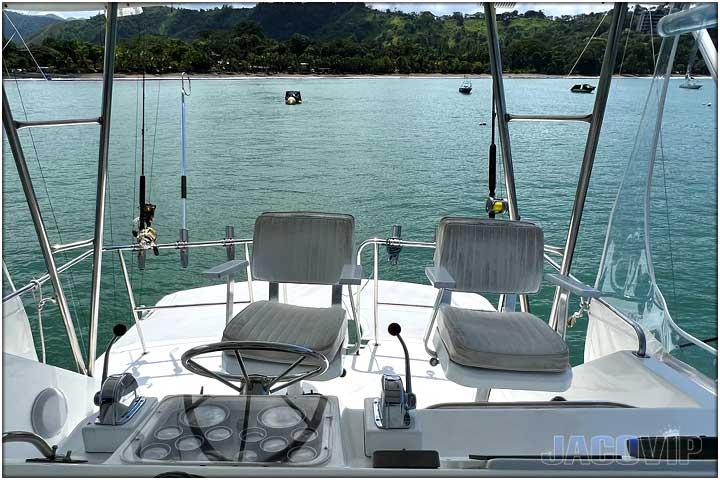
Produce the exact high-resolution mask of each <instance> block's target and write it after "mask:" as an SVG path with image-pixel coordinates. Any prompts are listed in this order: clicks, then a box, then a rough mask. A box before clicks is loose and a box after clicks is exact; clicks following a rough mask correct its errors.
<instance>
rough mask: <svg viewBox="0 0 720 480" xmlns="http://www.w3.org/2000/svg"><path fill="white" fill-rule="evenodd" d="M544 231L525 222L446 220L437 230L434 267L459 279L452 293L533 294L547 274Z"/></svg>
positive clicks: (441, 222) (477, 219) (479, 219)
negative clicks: (544, 271)
mask: <svg viewBox="0 0 720 480" xmlns="http://www.w3.org/2000/svg"><path fill="white" fill-rule="evenodd" d="M543 249H544V238H543V232H542V230H541V229H540V227H538V226H536V225H534V224H532V223H529V222H522V221H507V220H496V219H489V218H477V217H445V218H443V219H442V220H440V225H439V226H438V232H437V239H436V249H435V257H434V261H435V266H437V267H443V268H444V269H445V270H447V271H448V273H450V275H452V276H453V278H454V279H455V284H456V286H455V288H453V290H456V291H461V292H475V293H510V294H512V293H518V294H519V293H535V292H537V291H538V290H539V289H540V283H541V281H542V274H543Z"/></svg>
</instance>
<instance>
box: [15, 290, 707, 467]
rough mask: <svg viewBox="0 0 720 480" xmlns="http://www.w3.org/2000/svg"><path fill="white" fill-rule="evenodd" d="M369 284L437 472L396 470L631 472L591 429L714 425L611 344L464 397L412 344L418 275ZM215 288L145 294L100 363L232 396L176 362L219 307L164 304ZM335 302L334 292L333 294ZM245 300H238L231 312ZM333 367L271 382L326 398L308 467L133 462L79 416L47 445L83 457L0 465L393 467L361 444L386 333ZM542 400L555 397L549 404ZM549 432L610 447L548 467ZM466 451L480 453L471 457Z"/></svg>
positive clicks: (212, 335)
mask: <svg viewBox="0 0 720 480" xmlns="http://www.w3.org/2000/svg"><path fill="white" fill-rule="evenodd" d="M253 287H254V294H255V295H256V296H257V298H263V296H265V295H267V283H264V282H257V281H256V282H254V285H253ZM235 289H236V291H235V300H236V301H237V302H243V301H247V300H248V299H247V296H248V290H247V284H246V283H245V282H242V283H237V284H236V285H235ZM326 293H327V292H326V288H323V287H317V286H308V285H288V288H287V301H288V302H294V303H295V302H298V303H302V304H303V305H306V306H322V305H323V304H325V303H326V302H327V295H326ZM379 293H380V299H381V304H380V305H379V314H380V318H379V327H380V331H381V332H385V331H386V328H387V325H388V324H389V323H391V322H399V323H400V324H401V325H402V327H403V334H404V337H405V340H406V343H407V345H408V350H409V352H410V363H411V372H412V384H413V390H414V392H415V393H416V395H417V407H418V411H417V418H416V419H417V422H418V424H419V425H421V434H420V442H421V445H422V448H423V449H430V450H436V451H437V452H438V453H439V458H440V468H439V469H435V470H414V469H412V468H407V469H404V470H403V472H404V474H410V475H445V476H447V475H453V476H465V475H467V476H485V475H489V476H496V475H527V474H530V472H534V473H533V474H537V473H538V472H537V469H539V468H542V469H543V470H544V471H545V472H546V473H547V474H553V472H554V473H555V474H558V473H559V474H569V473H570V472H574V473H573V474H577V472H578V470H577V469H578V468H580V467H582V469H583V470H584V471H586V473H587V474H590V473H591V472H595V474H599V473H600V472H603V471H604V472H616V474H626V473H628V472H630V471H636V470H637V459H634V458H632V457H630V456H629V455H628V452H627V449H626V446H625V445H624V444H614V443H613V444H608V443H603V442H598V441H596V440H593V439H597V438H605V439H616V440H617V439H619V440H618V441H619V442H623V441H624V440H625V439H626V437H627V436H628V435H629V432H632V434H633V435H635V436H667V435H671V434H673V433H674V432H675V430H676V429H678V430H680V431H681V433H682V434H684V435H708V436H713V435H714V434H715V433H714V426H713V425H714V423H712V419H714V418H715V415H716V413H715V401H716V397H715V396H714V395H713V394H712V393H711V392H710V391H708V390H706V389H703V388H701V387H698V386H697V385H696V384H694V383H693V382H692V381H690V380H688V379H687V378H685V377H683V376H682V375H679V374H678V372H677V371H675V370H673V369H672V368H670V367H669V366H667V365H665V364H663V363H662V362H659V361H658V360H655V359H652V358H647V359H640V358H638V357H636V356H634V355H633V354H632V353H630V352H618V353H617V354H613V355H610V356H607V357H603V358H600V359H598V360H595V361H592V362H588V363H586V364H583V365H580V366H578V367H575V368H574V369H573V381H572V385H571V387H570V389H568V390H567V391H565V392H542V391H535V392H529V391H518V390H493V391H492V392H491V395H490V403H484V404H477V403H475V400H476V396H477V394H478V391H477V389H473V388H467V387H463V386H461V385H458V384H456V383H453V382H450V381H448V380H446V379H445V377H444V375H443V371H442V368H441V367H440V366H439V365H438V366H435V367H433V366H431V365H430V364H429V362H428V355H427V353H426V352H425V350H424V348H423V346H422V336H423V333H424V329H425V326H426V324H427V321H428V317H429V315H430V313H431V310H432V302H433V299H434V297H435V290H434V289H433V288H431V287H429V286H426V285H418V284H411V283H402V282H389V281H380V285H379ZM224 297H225V288H224V286H210V287H202V288H197V289H192V290H185V291H179V292H176V293H173V294H171V295H168V296H166V297H164V298H163V299H162V300H161V301H159V302H158V303H157V305H156V307H157V309H156V310H153V311H152V313H150V314H149V315H147V316H145V317H144V319H143V320H141V328H142V332H143V335H144V340H145V350H146V353H143V347H142V344H141V343H140V340H139V336H138V331H137V329H135V328H132V329H130V331H129V332H128V333H127V334H126V335H125V336H123V337H122V339H121V341H119V342H118V343H117V344H116V348H115V349H114V350H112V352H111V357H110V361H109V365H110V369H109V370H110V372H112V373H118V372H130V373H132V374H133V375H134V376H135V378H137V379H138V384H139V387H138V394H140V395H142V396H144V397H154V398H158V399H161V400H162V399H171V398H175V397H177V396H178V395H180V396H194V397H193V398H200V397H198V396H199V395H201V394H202V395H204V397H202V398H207V399H209V400H208V401H209V402H212V401H216V402H218V404H220V405H223V403H222V402H223V400H222V399H223V398H242V397H238V396H237V392H235V391H233V390H232V389H230V388H228V387H226V386H223V385H222V384H221V383H219V382H217V381H215V380H213V379H210V378H206V377H202V376H198V375H195V374H192V373H191V372H188V371H187V370H185V369H184V368H183V366H182V364H181V362H180V358H181V356H182V354H183V353H184V352H185V351H186V350H188V349H190V348H192V347H195V346H197V345H199V344H203V343H213V342H216V341H218V339H219V337H220V336H221V335H222V330H223V328H224V327H225V311H224V308H223V307H222V306H206V307H184V308H172V306H177V305H189V304H196V303H198V301H203V302H213V301H216V300H217V301H222V299H223V298H224ZM347 301H348V299H347V297H345V299H344V302H345V303H347ZM454 302H456V303H455V304H456V305H458V306H463V307H464V308H472V309H478V310H488V311H490V310H492V309H493V307H492V305H491V304H490V303H489V302H488V301H487V300H485V299H484V298H483V297H480V296H478V295H471V294H466V295H462V294H458V295H455V296H454ZM409 304H416V305H417V306H410V305H409ZM245 305H246V304H243V303H239V304H237V305H236V312H235V313H237V312H238V311H239V310H240V309H242V308H244V306H245ZM372 316H373V298H372V289H370V288H365V289H363V290H362V293H361V294H360V321H361V323H362V324H363V325H364V326H363V330H364V332H365V333H366V334H367V336H368V337H373V333H374V332H373V330H372ZM103 361H104V358H103V357H100V358H99V359H98V369H99V370H100V369H102V363H103ZM201 361H202V363H203V365H205V366H207V367H208V368H212V367H220V364H221V361H220V356H219V354H215V355H209V356H207V357H204V358H203V359H202V360H201ZM25 362H26V361H24V360H22V359H16V358H10V359H8V358H7V357H6V361H5V363H6V365H7V366H8V367H9V368H10V370H7V371H6V374H5V379H6V382H11V384H13V385H20V384H28V385H27V387H28V391H26V392H25V393H24V394H23V395H21V396H22V397H24V396H25V395H27V396H28V398H30V397H32V396H33V393H34V392H33V390H34V389H37V387H32V386H30V385H29V384H30V383H33V384H34V382H33V381H31V380H30V379H27V378H25V379H23V378H20V377H21V376H23V375H24V370H23V368H22V367H23V366H24V364H25ZM13 366H15V367H18V368H17V369H14V368H13ZM343 366H344V368H345V369H346V371H347V374H346V375H345V376H344V377H341V378H335V379H333V380H330V381H313V380H308V381H303V382H302V383H301V385H299V386H297V387H295V388H292V387H291V389H290V391H283V392H279V395H280V397H278V398H282V397H286V398H287V399H288V401H290V402H295V403H297V399H298V398H302V397H303V394H305V395H311V396H316V395H318V394H320V395H321V396H322V397H321V398H327V399H328V402H329V403H328V405H327V407H326V408H325V410H324V414H325V415H326V416H327V417H328V418H329V420H328V424H327V427H326V428H327V429H328V431H327V432H326V434H327V440H326V444H325V447H326V448H327V449H328V450H327V455H326V456H324V457H323V458H324V460H323V461H322V462H321V464H313V463H312V462H310V463H309V464H307V465H302V464H298V463H292V464H282V463H278V464H275V465H273V463H272V462H271V463H270V464H267V463H266V464H263V466H262V467H260V466H259V465H255V464H253V462H245V463H243V462H237V461H220V460H218V459H217V458H215V461H214V462H213V458H206V457H200V458H198V457H187V456H185V457H182V458H176V459H175V460H173V461H170V460H168V461H165V462H163V461H160V460H155V461H144V460H143V458H142V457H140V456H139V452H140V450H139V448H140V447H138V449H136V450H133V448H134V444H133V442H132V440H133V436H132V435H130V437H128V439H127V441H125V442H124V443H123V444H122V445H121V446H120V447H118V449H117V450H116V451H115V452H113V453H88V452H86V451H85V444H84V442H83V438H82V433H81V428H82V426H84V425H85V424H86V422H81V423H80V425H79V426H78V428H76V429H74V431H72V432H69V435H68V436H67V438H66V439H65V440H63V442H61V443H60V444H59V451H63V452H64V451H72V458H73V459H75V460H87V463H81V464H72V465H70V464H68V465H53V466H52V467H50V466H44V467H43V466H39V465H35V464H28V463H26V462H25V458H29V457H31V456H33V455H34V456H37V452H35V451H34V450H33V448H32V447H30V446H28V445H22V444H10V445H6V446H5V473H6V474H7V475H43V473H42V472H43V470H38V468H53V469H57V470H53V473H52V474H54V475H57V474H62V475H71V476H97V475H103V476H104V475H112V476H128V475H132V476H135V475H141V476H152V475H156V474H159V473H163V472H167V471H169V470H175V469H178V468H180V469H182V471H184V472H186V473H194V474H200V475H206V476H214V475H218V476H227V475H233V476H236V475H239V474H240V473H239V472H240V470H237V469H238V468H239V466H242V468H243V470H242V475H250V476H255V475H260V476H265V475H270V476H286V475H290V476H297V475H298V474H300V472H301V471H302V472H305V473H304V474H306V475H312V476H325V475H330V476H346V475H349V476H357V475H362V476H366V475H388V474H396V473H397V470H386V469H377V468H372V467H373V466H372V458H371V456H368V455H367V454H366V451H365V448H366V444H365V438H366V437H365V436H364V435H363V432H364V429H365V427H364V425H365V422H366V420H367V419H366V415H367V411H366V409H365V403H366V401H367V399H369V398H375V397H378V395H379V392H380V378H381V376H382V374H385V373H401V374H402V373H403V372H404V356H403V352H402V348H401V347H400V344H399V342H398V341H397V339H396V338H393V337H391V336H390V335H388V334H386V333H385V334H381V335H379V342H378V344H377V345H376V344H375V343H374V340H370V339H368V341H367V344H366V345H365V347H364V348H362V349H361V350H360V351H359V353H358V354H357V355H349V356H347V357H346V358H345V359H344V362H343ZM48 368H51V367H48ZM13 372H15V374H13ZM15 375H17V377H16V376H15ZM557 396H562V397H563V400H558V399H557V398H556V397H557ZM553 398H556V400H555V401H550V400H551V399H553ZM213 399H214V400H213ZM19 400H22V398H20V399H19ZM6 409H7V406H6ZM6 412H7V410H6ZM93 418H94V415H91V416H90V417H89V418H88V421H92V419H93ZM253 418H254V417H253ZM659 419H662V421H659ZM709 421H710V422H709ZM22 423H23V422H22V420H21V419H14V418H12V417H10V416H7V415H6V417H5V424H6V428H10V429H21V428H22ZM223 425H224V424H220V425H219V427H222V428H228V429H230V430H232V434H233V435H239V434H240V433H241V432H240V431H239V430H237V429H238V428H239V427H237V426H236V425H234V424H228V427H223ZM219 427H216V428H219ZM208 430H209V429H205V430H198V431H202V432H207V431H208ZM573 438H574V440H571V439H573ZM558 439H563V440H562V441H565V442H566V441H574V442H575V443H574V446H566V447H567V448H583V449H586V450H584V451H582V452H580V453H585V454H587V455H594V456H601V455H606V456H607V455H611V456H618V458H617V459H615V460H613V461H605V462H604V463H602V462H601V463H600V464H592V463H590V461H589V460H585V461H584V462H581V463H578V462H577V461H576V462H574V463H573V462H564V463H562V464H560V463H561V462H558V463H557V464H556V465H552V460H548V458H550V457H551V452H553V450H554V449H555V450H557V449H558V448H559V447H558V445H559V443H558V442H560V441H561V440H558ZM579 439H582V440H579ZM138 441H139V440H138ZM146 443H147V441H146ZM138 445H139V444H138ZM313 445H314V444H313ZM580 445H581V446H580ZM554 453H555V454H557V453H558V452H557V451H555V452H554ZM575 453H578V452H575ZM133 454H134V455H135V456H134V457H133V456H132V455H133ZM470 455H473V456H480V457H487V458H486V459H484V460H476V459H471V458H470ZM543 456H545V460H543ZM318 458H319V455H318ZM714 465H716V464H715V463H714V462H711V461H708V462H698V461H695V462H694V463H693V465H692V466H688V465H685V466H680V465H679V464H678V462H676V461H675V462H666V461H658V462H656V463H655V464H651V465H645V466H643V467H642V471H644V472H646V473H648V474H650V473H654V474H667V473H669V472H672V471H678V472H683V473H685V474H692V473H693V472H695V473H696V474H703V472H705V473H708V472H710V471H711V470H705V469H712V468H714ZM289 467H291V468H289ZM299 468H301V469H302V470H298V469H299ZM61 472H62V473H61ZM48 474H49V472H48Z"/></svg>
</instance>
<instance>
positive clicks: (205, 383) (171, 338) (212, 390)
mask: <svg viewBox="0 0 720 480" xmlns="http://www.w3.org/2000/svg"><path fill="white" fill-rule="evenodd" d="M380 284H381V288H380V292H381V293H380V299H381V300H380V301H381V302H385V303H383V304H380V306H379V322H378V324H379V328H378V330H379V344H378V345H376V344H375V342H374V340H373V319H372V315H373V303H372V284H370V285H368V286H367V287H366V288H364V289H363V291H362V293H361V299H360V321H361V324H363V331H364V333H365V336H366V337H367V338H369V339H370V340H369V342H368V344H367V345H366V346H365V348H363V349H361V350H360V352H359V354H358V355H347V356H345V358H344V362H343V366H344V368H345V369H346V371H347V375H346V376H345V377H342V378H336V379H333V380H330V381H312V380H310V381H307V382H303V385H304V389H305V390H306V391H307V390H308V389H312V390H314V391H316V392H320V393H322V394H325V395H335V396H338V397H339V398H340V401H341V406H342V407H343V408H362V405H363V399H364V398H367V397H377V396H379V395H380V375H382V374H383V373H398V374H400V375H404V373H405V365H404V357H403V352H402V348H401V346H400V343H399V342H398V340H397V339H396V338H393V337H391V336H390V335H389V334H388V333H387V326H388V325H389V324H390V323H392V322H397V323H399V324H400V325H401V326H402V329H403V330H402V333H401V335H402V336H403V339H404V340H405V342H406V343H407V346H408V350H409V352H410V357H411V360H410V363H411V372H412V384H413V390H414V392H415V393H416V395H417V399H418V407H419V408H423V407H425V406H429V405H432V404H435V403H440V402H471V401H474V399H475V390H474V389H472V388H467V387H463V386H460V385H457V384H455V383H453V382H450V381H448V380H446V379H445V377H444V375H443V371H442V368H441V367H440V366H436V367H432V366H430V363H429V362H428V360H429V356H428V354H427V353H426V352H425V349H424V348H423V346H422V337H423V334H424V332H425V327H426V325H427V323H428V322H429V320H430V314H431V310H432V309H431V307H432V305H433V302H434V300H435V295H436V290H435V289H433V288H432V287H430V286H424V285H415V284H408V283H400V282H387V281H381V282H380ZM253 288H254V294H255V299H263V298H267V295H268V293H267V283H266V282H258V281H255V282H253ZM345 293H346V294H345V295H344V297H343V302H344V304H345V309H346V311H348V312H349V310H350V308H349V304H348V298H347V291H345ZM280 297H281V300H282V301H284V300H285V299H284V298H283V290H282V288H281V295H280ZM234 298H235V301H236V302H242V301H247V300H248V289H247V283H245V282H241V283H236V284H235V293H234ZM224 300H225V286H224V285H216V286H210V287H203V288H197V289H192V290H185V291H180V292H176V293H173V294H171V295H168V296H166V297H164V298H163V299H162V300H160V301H159V302H158V304H157V306H159V307H163V306H168V305H187V304H197V303H210V302H222V301H224ZM287 302H288V303H292V304H297V305H305V306H324V305H329V303H330V288H329V287H325V286H310V285H288V286H287ZM390 304H392V305H390ZM410 304H415V305H423V306H421V307H418V306H410ZM453 304H456V305H458V306H464V307H467V308H474V309H481V310H489V309H493V306H492V305H491V304H490V303H489V302H488V301H487V300H486V299H485V298H483V297H481V296H479V295H474V294H455V295H454V296H453ZM247 305H248V304H247V303H241V304H236V305H235V311H234V313H236V314H237V313H238V312H239V311H241V310H242V309H243V308H244V307H245V306H247ZM224 328H225V307H224V306H205V307H187V308H160V309H157V310H154V311H153V312H152V314H150V315H148V316H147V317H145V319H144V320H142V321H141V329H142V332H143V335H144V337H145V344H146V348H147V353H145V354H144V355H143V352H142V347H141V345H140V339H139V337H138V332H137V329H136V328H131V329H130V330H129V331H128V333H127V334H126V335H125V336H124V337H123V338H122V339H120V340H119V341H118V342H117V344H116V345H115V346H114V347H113V349H112V352H111V358H110V368H109V370H110V372H111V373H119V372H131V373H132V374H133V375H134V376H135V377H136V378H137V380H138V383H139V385H140V388H139V390H138V393H139V394H141V395H147V396H153V397H158V398H163V397H165V396H167V395H174V394H181V393H195V394H197V393H199V392H200V389H201V388H202V389H203V391H204V393H206V394H234V393H235V392H234V391H233V390H232V389H230V388H228V387H226V386H225V385H223V384H221V383H220V382H218V381H217V380H214V379H211V378H207V377H201V376H198V375H195V374H192V373H190V372H188V371H187V370H185V369H184V368H183V366H182V363H181V357H182V354H183V353H184V352H185V351H187V350H189V349H190V348H192V347H195V346H198V345H203V344H208V343H214V342H218V341H220V339H221V337H222V332H223V329H224ZM102 360H103V358H102V357H101V358H100V359H98V368H102V367H101V365H102V363H101V362H102ZM202 364H203V365H204V366H206V367H208V368H215V369H217V370H219V369H220V355H219V354H217V355H215V356H204V357H203V359H202Z"/></svg>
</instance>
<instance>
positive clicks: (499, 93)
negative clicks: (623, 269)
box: [485, 2, 530, 312]
mask: <svg viewBox="0 0 720 480" xmlns="http://www.w3.org/2000/svg"><path fill="white" fill-rule="evenodd" d="M485 23H486V24H487V37H488V53H489V55H490V73H491V74H492V82H493V97H494V99H495V111H496V112H497V125H498V134H499V136H500V149H501V151H502V160H503V170H505V191H506V195H507V201H508V213H509V214H510V220H520V213H519V212H518V206H517V195H516V194H515V170H514V168H513V161H512V151H511V148H510V130H509V128H508V121H507V106H506V104H505V86H504V85H503V76H502V58H501V56H500V39H499V38H498V30H497V18H496V16H495V6H494V5H493V4H492V3H491V2H485ZM503 298H504V297H503ZM501 306H502V305H498V308H500V307H501ZM520 310H521V311H523V312H528V311H530V304H529V302H528V298H527V295H520Z"/></svg>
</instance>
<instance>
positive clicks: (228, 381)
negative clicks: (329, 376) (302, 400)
mask: <svg viewBox="0 0 720 480" xmlns="http://www.w3.org/2000/svg"><path fill="white" fill-rule="evenodd" d="M242 351H252V352H258V351H262V352H280V353H289V354H295V355H297V356H298V358H297V360H295V361H294V362H292V363H291V364H290V365H289V366H288V367H287V368H286V369H285V370H283V372H282V373H280V374H279V375H262V374H257V373H254V374H248V371H247V368H246V366H245V362H244V361H243V357H242V355H241V353H240V352H242ZM217 352H222V353H223V354H225V353H224V352H233V353H234V355H235V359H236V360H237V362H238V364H239V366H240V370H241V371H242V375H236V374H232V373H228V372H213V371H211V370H209V369H207V368H205V367H203V366H202V365H200V364H199V363H197V362H196V361H195V357H197V356H200V355H206V354H208V353H217ZM181 360H182V364H183V367H185V368H186V369H187V370H189V371H190V372H192V373H194V374H196V375H202V376H203V377H209V378H214V379H215V380H217V381H219V382H221V383H222V384H224V385H226V386H228V387H230V388H232V389H233V390H235V391H237V392H238V393H240V394H241V395H269V394H271V393H274V392H276V391H278V390H282V389H283V388H287V387H289V386H290V385H293V384H295V383H297V382H299V381H301V380H305V379H306V378H312V377H316V376H318V375H322V374H323V373H325V372H326V371H327V369H328V366H329V363H328V359H327V357H325V355H323V354H322V353H320V352H316V351H315V350H312V349H310V348H307V347H302V346H300V345H290V344H287V343H276V342H247V341H244V342H234V341H228V342H217V343H211V344H208V345H200V346H197V347H193V348H191V349H190V350H188V351H186V352H185V353H183V355H182V359H181ZM306 360H313V362H312V364H311V365H310V368H309V369H307V370H305V371H303V372H298V373H294V374H290V372H291V371H293V370H294V369H295V367H297V366H298V365H300V364H301V363H303V362H305V361H306ZM273 363H284V362H280V361H278V362H273ZM232 382H241V383H242V387H238V386H237V385H235V384H233V383H232ZM278 382H283V383H281V384H280V385H276V384H278Z"/></svg>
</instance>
